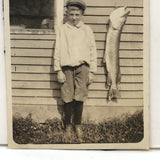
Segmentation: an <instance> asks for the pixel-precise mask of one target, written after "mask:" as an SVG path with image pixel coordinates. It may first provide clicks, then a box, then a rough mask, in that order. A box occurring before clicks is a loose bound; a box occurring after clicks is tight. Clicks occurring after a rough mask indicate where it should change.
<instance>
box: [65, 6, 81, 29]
mask: <svg viewBox="0 0 160 160" xmlns="http://www.w3.org/2000/svg"><path fill="white" fill-rule="evenodd" d="M82 12H83V11H82V10H81V9H79V8H78V7H76V6H71V7H68V10H67V17H68V21H69V22H70V23H71V24H72V25H74V26H75V25H77V24H78V23H79V21H80V20H81V17H82V16H83V14H82Z"/></svg>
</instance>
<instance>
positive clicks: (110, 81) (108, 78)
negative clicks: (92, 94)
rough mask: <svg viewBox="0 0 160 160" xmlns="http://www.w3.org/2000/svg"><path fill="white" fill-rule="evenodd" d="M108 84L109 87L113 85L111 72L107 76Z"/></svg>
mask: <svg viewBox="0 0 160 160" xmlns="http://www.w3.org/2000/svg"><path fill="white" fill-rule="evenodd" d="M106 84H107V86H111V84H112V79H111V74H110V73H109V72H108V74H107V81H106Z"/></svg>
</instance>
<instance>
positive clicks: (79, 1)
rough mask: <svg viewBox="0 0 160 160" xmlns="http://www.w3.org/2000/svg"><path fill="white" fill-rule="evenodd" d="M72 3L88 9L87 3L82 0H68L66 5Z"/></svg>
mask: <svg viewBox="0 0 160 160" xmlns="http://www.w3.org/2000/svg"><path fill="white" fill-rule="evenodd" d="M71 5H78V6H80V7H81V8H82V9H83V10H85V9H86V4H85V3H84V2H83V1H82V0H68V1H67V3H66V6H67V7H68V6H71Z"/></svg>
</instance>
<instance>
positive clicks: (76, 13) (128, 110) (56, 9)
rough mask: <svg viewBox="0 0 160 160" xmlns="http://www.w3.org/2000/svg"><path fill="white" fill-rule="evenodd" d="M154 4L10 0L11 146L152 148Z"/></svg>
mask: <svg viewBox="0 0 160 160" xmlns="http://www.w3.org/2000/svg"><path fill="white" fill-rule="evenodd" d="M148 6H149V1H148V0H21V1H19V0H6V1H5V2H4V21H5V54H6V72H7V106H8V107H7V108H8V144H9V148H47V149H148V148H149V23H148V22H149V17H148V16H149V11H148Z"/></svg>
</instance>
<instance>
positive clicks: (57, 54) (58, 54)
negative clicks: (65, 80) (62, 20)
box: [53, 29, 61, 72]
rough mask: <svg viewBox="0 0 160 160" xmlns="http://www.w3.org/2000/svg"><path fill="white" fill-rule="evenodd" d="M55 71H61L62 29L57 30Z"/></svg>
mask: <svg viewBox="0 0 160 160" xmlns="http://www.w3.org/2000/svg"><path fill="white" fill-rule="evenodd" d="M53 58H54V71H55V72H58V71H61V66H60V30H59V29H58V30H57V32H56V43H55V49H54V56H53Z"/></svg>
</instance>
